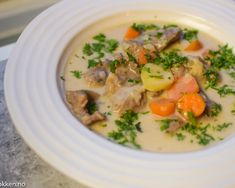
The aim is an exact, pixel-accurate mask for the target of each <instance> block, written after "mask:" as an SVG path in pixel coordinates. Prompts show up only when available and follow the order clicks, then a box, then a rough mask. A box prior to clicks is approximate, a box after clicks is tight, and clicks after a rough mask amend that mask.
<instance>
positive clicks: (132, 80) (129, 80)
mask: <svg viewBox="0 0 235 188" xmlns="http://www.w3.org/2000/svg"><path fill="white" fill-rule="evenodd" d="M127 81H128V82H130V83H133V84H139V83H140V80H134V79H128V80H127Z"/></svg>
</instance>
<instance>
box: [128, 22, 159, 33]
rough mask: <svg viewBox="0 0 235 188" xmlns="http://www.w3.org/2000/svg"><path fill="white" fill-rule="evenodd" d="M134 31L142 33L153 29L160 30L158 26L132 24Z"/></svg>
mask: <svg viewBox="0 0 235 188" xmlns="http://www.w3.org/2000/svg"><path fill="white" fill-rule="evenodd" d="M131 27H132V28H133V29H134V30H136V31H139V32H142V31H147V30H153V29H160V27H159V26H157V25H154V24H137V23H133V25H132V26H131Z"/></svg>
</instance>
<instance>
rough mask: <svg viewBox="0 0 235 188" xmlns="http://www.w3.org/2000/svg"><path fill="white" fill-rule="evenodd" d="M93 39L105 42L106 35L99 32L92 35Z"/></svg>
mask: <svg viewBox="0 0 235 188" xmlns="http://www.w3.org/2000/svg"><path fill="white" fill-rule="evenodd" d="M93 39H94V40H96V41H98V42H105V40H106V36H105V35H104V34H103V33H100V34H98V35H96V36H94V37H93Z"/></svg>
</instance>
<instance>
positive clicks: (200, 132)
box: [181, 123, 215, 145]
mask: <svg viewBox="0 0 235 188" xmlns="http://www.w3.org/2000/svg"><path fill="white" fill-rule="evenodd" d="M210 126H211V125H210V124H207V125H206V126H203V127H202V126H195V125H193V124H191V123H186V124H185V125H184V126H183V127H182V129H181V130H182V131H185V132H188V133H189V134H191V135H192V136H193V137H194V138H195V139H196V140H197V143H198V144H200V145H208V144H210V143H211V142H212V141H214V140H215V138H214V137H213V136H211V135H210V134H209V133H208V128H209V127H210Z"/></svg>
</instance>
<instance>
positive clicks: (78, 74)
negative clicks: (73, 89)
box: [71, 70, 82, 79]
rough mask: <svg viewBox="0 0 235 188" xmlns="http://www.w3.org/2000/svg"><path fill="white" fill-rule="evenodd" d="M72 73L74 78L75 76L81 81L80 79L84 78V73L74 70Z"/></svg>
mask: <svg viewBox="0 0 235 188" xmlns="http://www.w3.org/2000/svg"><path fill="white" fill-rule="evenodd" d="M71 73H72V74H73V76H75V77H76V78H77V79H80V78H81V77H82V71H79V70H74V71H71Z"/></svg>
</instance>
